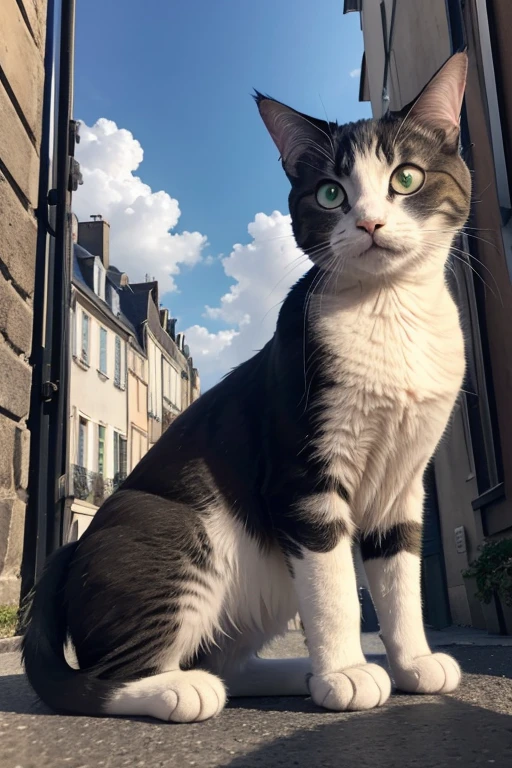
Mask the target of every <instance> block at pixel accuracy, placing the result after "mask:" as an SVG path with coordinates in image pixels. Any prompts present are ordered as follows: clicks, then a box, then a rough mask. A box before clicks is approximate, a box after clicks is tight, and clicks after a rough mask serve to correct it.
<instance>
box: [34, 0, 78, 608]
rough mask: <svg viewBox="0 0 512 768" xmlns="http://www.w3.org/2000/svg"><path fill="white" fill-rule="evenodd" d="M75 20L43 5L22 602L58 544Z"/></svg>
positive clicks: (63, 0) (62, 0)
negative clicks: (36, 233)
mask: <svg viewBox="0 0 512 768" xmlns="http://www.w3.org/2000/svg"><path fill="white" fill-rule="evenodd" d="M74 18H75V0H48V6H47V27H46V41H45V59H44V69H45V80H44V90H43V115H42V136H41V147H40V158H41V166H40V177H39V195H38V207H37V211H36V217H37V221H38V236H37V250H36V270H35V286H34V325H33V344H32V355H31V364H32V368H33V374H32V393H31V401H30V415H29V420H28V426H29V429H30V432H31V447H30V471H29V488H28V493H29V497H28V504H27V514H26V523H25V541H24V552H23V563H22V574H21V575H22V585H21V595H22V598H23V597H25V596H26V595H27V594H28V592H29V591H30V589H31V588H32V586H33V584H34V582H35V580H36V579H37V577H38V576H39V574H40V573H41V570H42V568H43V566H44V562H45V560H46V557H47V555H48V554H49V553H50V552H51V551H52V550H53V549H54V548H55V547H56V546H58V545H59V544H60V543H61V516H62V504H63V502H62V500H61V499H60V494H59V485H60V483H59V480H60V478H61V476H62V475H63V474H64V472H65V457H66V451H65V443H66V438H67V422H68V418H67V400H68V398H67V391H68V379H69V360H68V355H69V343H68V317H69V298H70V236H69V230H70V220H69V219H70V201H71V194H70V191H71V186H70V172H69V171H70V158H69V150H70V118H71V110H72V96H73V89H72V82H73V56H74V46H73V40H74Z"/></svg>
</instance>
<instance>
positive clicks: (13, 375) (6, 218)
mask: <svg viewBox="0 0 512 768" xmlns="http://www.w3.org/2000/svg"><path fill="white" fill-rule="evenodd" d="M45 29H46V0H1V2H0V30H2V32H1V35H0V604H3V603H14V602H16V601H17V600H18V597H19V590H20V579H19V572H20V566H21V556H22V547H23V532H24V521H25V504H26V497H27V486H28V462H29V446H30V435H29V432H28V430H27V427H26V422H27V418H28V411H29V402H30V386H31V375H32V373H31V369H30V366H29V356H30V350H31V342H32V317H33V312H32V299H33V293H34V274H35V258H36V234H37V227H36V219H35V214H34V209H35V208H36V206H37V192H38V184H39V146H40V140H41V115H42V103H43V80H44V68H43V56H44V41H45Z"/></svg>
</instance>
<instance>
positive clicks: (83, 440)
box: [77, 416, 87, 467]
mask: <svg viewBox="0 0 512 768" xmlns="http://www.w3.org/2000/svg"><path fill="white" fill-rule="evenodd" d="M86 463H87V421H86V420H85V419H84V418H82V416H80V419H79V421H78V456H77V464H78V466H79V467H85V466H86Z"/></svg>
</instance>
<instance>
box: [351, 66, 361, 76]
mask: <svg viewBox="0 0 512 768" xmlns="http://www.w3.org/2000/svg"><path fill="white" fill-rule="evenodd" d="M360 74H361V67H359V69H353V70H352V71H351V72H350V77H359V75H360Z"/></svg>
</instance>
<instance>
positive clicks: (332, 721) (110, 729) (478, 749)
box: [0, 629, 512, 768]
mask: <svg viewBox="0 0 512 768" xmlns="http://www.w3.org/2000/svg"><path fill="white" fill-rule="evenodd" d="M430 640H431V643H432V645H433V646H436V647H447V648H449V652H450V653H452V654H453V655H454V656H455V657H456V658H457V660H458V661H459V663H460V664H461V666H462V669H463V671H464V673H465V674H464V680H463V683H462V685H461V687H460V689H459V690H458V691H457V692H456V693H454V694H452V695H450V696H443V697H433V696H405V695H397V694H395V695H393V696H392V698H391V699H390V701H389V702H388V703H387V705H386V706H385V707H383V708H381V709H378V710H372V711H370V712H356V713H347V714H339V713H330V712H326V711H324V710H320V709H319V708H317V707H316V706H315V705H314V704H313V703H312V701H311V699H309V698H303V697H294V698H261V699H251V700H249V699H238V700H235V701H233V702H232V703H230V704H229V705H228V707H227V709H226V710H225V711H224V712H223V713H222V714H221V715H220V717H218V718H216V719H215V720H210V721H208V722H206V723H198V724H193V725H173V724H165V723H159V722H156V721H150V720H147V719H142V718H140V719H125V718H87V717H64V716H59V715H54V714H53V713H52V712H50V711H49V710H48V709H46V708H45V707H44V706H43V705H42V704H41V703H40V702H38V701H37V700H36V699H35V697H34V694H33V693H32V691H31V690H30V688H29V686H28V684H27V683H26V681H25V679H24V677H23V674H22V671H21V667H20V662H19V654H18V652H17V651H15V652H12V650H11V651H9V647H10V648H11V649H12V647H13V645H12V644H11V645H10V646H9V647H8V646H5V647H4V650H5V652H4V653H0V768H64V767H66V768H97V767H104V768H121V766H130V767H132V766H133V767H134V768H135V767H136V766H141V767H142V766H145V767H147V768H160V767H167V766H169V768H171V767H172V768H174V766H176V768H185V767H186V766H194V765H195V766H204V768H210V767H211V768H221V767H222V768H281V767H282V768H284V767H285V766H286V768H288V767H290V768H306V766H307V768H312V767H313V768H316V766H318V768H334V767H336V768H345V766H346V767H347V768H352V767H353V766H354V767H355V766H357V768H367V767H368V768H370V766H371V768H388V766H389V768H395V767H396V768H413V767H416V766H417V767H418V768H451V766H463V768H466V767H467V768H472V767H473V766H493V768H502V767H503V768H504V767H505V766H507V768H510V766H511V765H512V638H510V637H509V638H501V637H490V636H489V635H487V634H486V633H485V632H480V633H479V632H477V631H475V630H457V629H455V630H450V631H447V632H438V633H431V636H430ZM363 645H364V649H365V652H366V653H367V654H368V655H370V656H373V655H375V654H377V655H379V654H380V653H381V652H382V645H381V643H380V640H379V638H378V636H377V635H373V634H372V635H369V634H368V635H363ZM0 650H2V649H1V648H0ZM305 653H306V651H305V646H304V640H303V637H302V635H301V634H300V632H289V633H288V635H287V636H286V637H285V638H283V639H281V640H279V641H278V642H277V643H276V644H274V646H273V647H272V648H271V649H269V651H268V652H267V653H266V654H265V655H268V656H293V655H305ZM372 660H373V659H372Z"/></svg>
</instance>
